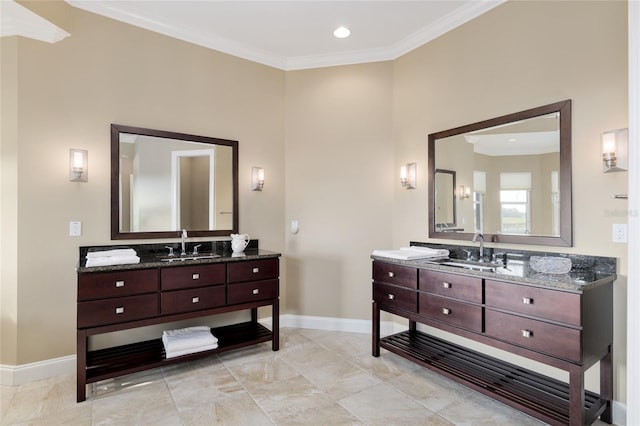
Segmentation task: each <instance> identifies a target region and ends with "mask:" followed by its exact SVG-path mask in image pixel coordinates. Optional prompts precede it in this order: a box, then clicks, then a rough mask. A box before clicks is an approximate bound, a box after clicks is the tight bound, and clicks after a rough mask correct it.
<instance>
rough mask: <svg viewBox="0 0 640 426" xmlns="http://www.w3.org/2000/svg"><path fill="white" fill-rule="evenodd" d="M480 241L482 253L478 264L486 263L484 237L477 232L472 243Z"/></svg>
mask: <svg viewBox="0 0 640 426" xmlns="http://www.w3.org/2000/svg"><path fill="white" fill-rule="evenodd" d="M478 240H480V253H479V255H478V262H484V235H482V232H476V234H475V235H474V236H473V240H471V241H472V242H474V243H475V242H476V241H478Z"/></svg>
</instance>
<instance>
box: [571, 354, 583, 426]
mask: <svg viewBox="0 0 640 426" xmlns="http://www.w3.org/2000/svg"><path fill="white" fill-rule="evenodd" d="M569 424H570V425H571V426H582V425H583V424H584V371H583V370H582V366H579V365H574V366H572V367H571V368H570V369H569Z"/></svg>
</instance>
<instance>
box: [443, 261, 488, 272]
mask: <svg viewBox="0 0 640 426" xmlns="http://www.w3.org/2000/svg"><path fill="white" fill-rule="evenodd" d="M440 265H445V266H454V267H456V268H465V269H472V270H475V271H486V272H495V271H496V268H497V266H495V265H487V264H481V263H463V262H454V261H445V262H440Z"/></svg>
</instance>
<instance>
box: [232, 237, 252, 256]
mask: <svg viewBox="0 0 640 426" xmlns="http://www.w3.org/2000/svg"><path fill="white" fill-rule="evenodd" d="M249 241H251V238H249V234H231V250H233V252H234V253H242V252H243V251H244V249H245V248H247V246H248V245H249Z"/></svg>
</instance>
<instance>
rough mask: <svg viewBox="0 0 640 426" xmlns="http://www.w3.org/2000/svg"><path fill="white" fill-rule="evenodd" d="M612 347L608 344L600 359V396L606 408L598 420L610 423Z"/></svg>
mask: <svg viewBox="0 0 640 426" xmlns="http://www.w3.org/2000/svg"><path fill="white" fill-rule="evenodd" d="M612 351H613V349H612V347H611V345H609V350H608V352H607V354H606V355H605V356H604V357H603V358H602V359H601V360H600V398H602V399H604V400H605V401H607V408H605V410H604V412H603V413H602V414H601V415H600V420H602V421H603V422H605V423H609V424H611V422H612V415H611V414H612V413H611V401H612V400H613V361H612V360H613V353H612Z"/></svg>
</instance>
